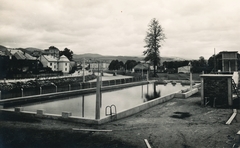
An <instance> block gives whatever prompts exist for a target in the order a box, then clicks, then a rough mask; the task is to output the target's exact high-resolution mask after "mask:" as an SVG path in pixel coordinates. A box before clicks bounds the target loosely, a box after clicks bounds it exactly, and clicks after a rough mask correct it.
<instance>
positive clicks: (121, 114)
mask: <svg viewBox="0 0 240 148" xmlns="http://www.w3.org/2000/svg"><path fill="white" fill-rule="evenodd" d="M200 86H201V84H197V85H194V86H193V88H194V89H192V90H191V91H190V90H189V91H188V92H190V95H192V94H194V93H197V91H196V89H198V88H199V87H200ZM181 93H182V90H179V91H176V92H174V93H172V94H169V95H165V96H162V97H159V98H157V99H154V100H151V101H148V102H145V103H143V104H141V105H138V106H136V107H133V108H131V109H128V110H124V111H121V112H118V113H117V114H115V115H112V116H108V117H105V118H102V119H99V120H95V119H87V118H82V117H77V116H72V115H71V113H70V112H65V111H63V112H62V115H56V114H47V113H44V110H37V111H36V112H28V111H22V108H21V107H16V108H15V109H14V111H12V110H8V109H1V110H0V113H9V114H16V113H17V114H18V115H21V116H31V117H38V118H48V119H57V120H63V121H70V122H78V123H84V124H96V125H97V124H103V123H107V122H110V121H115V120H118V119H122V118H125V117H128V116H131V115H133V114H136V113H138V112H141V111H143V110H146V109H148V108H151V107H153V106H156V105H158V104H162V103H165V102H167V101H169V100H171V99H173V98H175V97H177V96H176V94H181Z"/></svg>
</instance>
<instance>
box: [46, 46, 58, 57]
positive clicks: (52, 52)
mask: <svg viewBox="0 0 240 148" xmlns="http://www.w3.org/2000/svg"><path fill="white" fill-rule="evenodd" d="M43 55H48V56H51V57H55V58H59V49H57V48H55V47H49V49H45V50H44V51H43Z"/></svg>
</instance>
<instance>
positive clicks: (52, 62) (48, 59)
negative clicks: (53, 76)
mask: <svg viewBox="0 0 240 148" xmlns="http://www.w3.org/2000/svg"><path fill="white" fill-rule="evenodd" d="M40 61H41V63H42V64H43V67H50V68H51V69H52V71H58V59H57V58H55V57H52V56H50V55H42V56H41V57H40Z"/></svg>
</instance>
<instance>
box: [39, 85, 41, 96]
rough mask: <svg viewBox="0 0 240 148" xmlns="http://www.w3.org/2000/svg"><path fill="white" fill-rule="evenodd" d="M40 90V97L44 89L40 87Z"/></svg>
mask: <svg viewBox="0 0 240 148" xmlns="http://www.w3.org/2000/svg"><path fill="white" fill-rule="evenodd" d="M39 89H40V92H39V93H40V95H41V94H42V87H41V86H40V88H39Z"/></svg>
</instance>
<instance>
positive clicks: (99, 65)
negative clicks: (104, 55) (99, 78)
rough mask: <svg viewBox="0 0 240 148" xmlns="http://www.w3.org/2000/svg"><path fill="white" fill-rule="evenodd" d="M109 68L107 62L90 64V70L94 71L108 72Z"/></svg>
mask: <svg viewBox="0 0 240 148" xmlns="http://www.w3.org/2000/svg"><path fill="white" fill-rule="evenodd" d="M108 66H109V63H106V62H91V63H90V69H93V70H98V69H99V70H107V69H108Z"/></svg>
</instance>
